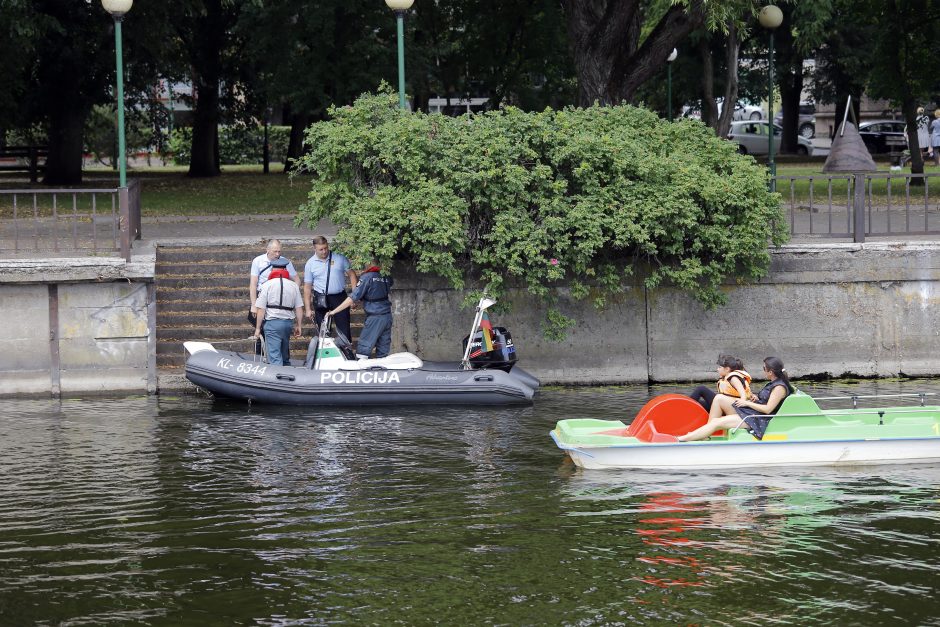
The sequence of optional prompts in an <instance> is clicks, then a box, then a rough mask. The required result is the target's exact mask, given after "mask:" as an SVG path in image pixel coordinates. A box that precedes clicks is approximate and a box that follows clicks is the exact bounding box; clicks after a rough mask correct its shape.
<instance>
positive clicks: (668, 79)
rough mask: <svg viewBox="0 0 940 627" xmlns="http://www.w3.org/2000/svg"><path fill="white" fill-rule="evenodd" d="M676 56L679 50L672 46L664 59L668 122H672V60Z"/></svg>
mask: <svg viewBox="0 0 940 627" xmlns="http://www.w3.org/2000/svg"><path fill="white" fill-rule="evenodd" d="M678 56H679V51H678V50H676V49H675V48H673V49H672V52H671V53H670V54H669V57H668V58H667V59H666V61H667V63H666V85H667V87H666V106H667V107H669V113H668V116H669V118H668V119H669V121H670V122H672V62H673V61H675V60H676V57H678Z"/></svg>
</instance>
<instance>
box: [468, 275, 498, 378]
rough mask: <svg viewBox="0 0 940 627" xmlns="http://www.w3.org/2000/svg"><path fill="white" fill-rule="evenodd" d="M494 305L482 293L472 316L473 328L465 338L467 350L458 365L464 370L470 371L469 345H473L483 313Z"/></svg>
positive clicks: (484, 293) (492, 301)
mask: <svg viewBox="0 0 940 627" xmlns="http://www.w3.org/2000/svg"><path fill="white" fill-rule="evenodd" d="M495 304H496V301H495V300H493V299H492V298H487V297H486V292H483V296H482V297H481V298H480V302H479V303H477V310H476V315H474V316H473V326H472V327H471V328H470V336H469V337H467V348H466V349H465V350H464V352H463V359H462V360H461V362H460V365H461V366H462V367H463V369H464V370H470V369H471V368H470V345H471V344H473V336H474V334H476V332H477V330H478V329H479V328H480V322H481V321H482V320H483V312H484V311H486V310H487V309H488V308H489V307H491V306H493V305H495Z"/></svg>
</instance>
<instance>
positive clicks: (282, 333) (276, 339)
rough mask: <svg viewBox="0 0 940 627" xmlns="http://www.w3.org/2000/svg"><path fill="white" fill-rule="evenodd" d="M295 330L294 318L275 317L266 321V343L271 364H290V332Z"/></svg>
mask: <svg viewBox="0 0 940 627" xmlns="http://www.w3.org/2000/svg"><path fill="white" fill-rule="evenodd" d="M293 330H294V321H293V320H282V319H277V318H274V319H271V320H265V321H264V345H265V346H266V347H267V349H268V363H269V364H273V365H275V366H289V365H290V334H291V331H293Z"/></svg>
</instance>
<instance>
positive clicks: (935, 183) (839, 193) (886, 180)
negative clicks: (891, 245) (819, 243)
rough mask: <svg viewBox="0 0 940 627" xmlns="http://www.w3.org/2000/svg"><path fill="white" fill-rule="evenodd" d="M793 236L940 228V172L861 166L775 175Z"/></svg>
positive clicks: (861, 237)
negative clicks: (852, 169)
mask: <svg viewBox="0 0 940 627" xmlns="http://www.w3.org/2000/svg"><path fill="white" fill-rule="evenodd" d="M774 181H775V184H776V189H777V192H778V193H779V194H780V201H781V206H782V207H783V208H784V210H785V212H786V215H787V220H788V222H789V225H790V233H791V235H792V237H794V238H799V237H801V236H818V237H834V238H851V239H852V241H855V242H864V241H865V238H866V237H889V236H912V235H937V234H940V173H936V174H910V173H903V172H863V173H845V174H813V175H803V176H789V175H779V176H776V177H774Z"/></svg>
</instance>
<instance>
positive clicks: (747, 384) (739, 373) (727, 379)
mask: <svg viewBox="0 0 940 627" xmlns="http://www.w3.org/2000/svg"><path fill="white" fill-rule="evenodd" d="M731 377H738V378H739V379H740V380H741V383H743V384H744V397H745V398H748V397H750V396H751V375H749V374H748V373H747V372H746V371H744V370H732V371H731V372H729V373H728V374H727V375H725V376H724V377H723V378H721V379H718V393H719V394H724V395H725V396H734V397H738V396H740V394H738V390H737V389H736V388H735V387H734V386H733V385H731Z"/></svg>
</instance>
